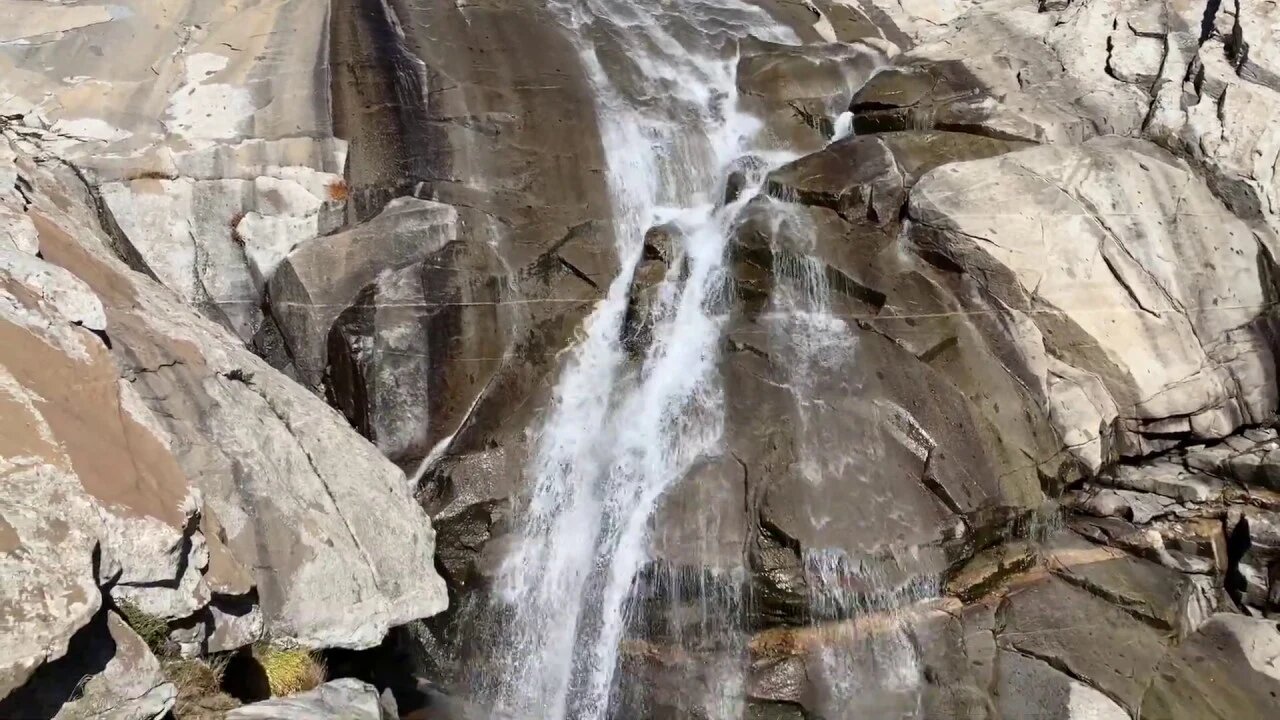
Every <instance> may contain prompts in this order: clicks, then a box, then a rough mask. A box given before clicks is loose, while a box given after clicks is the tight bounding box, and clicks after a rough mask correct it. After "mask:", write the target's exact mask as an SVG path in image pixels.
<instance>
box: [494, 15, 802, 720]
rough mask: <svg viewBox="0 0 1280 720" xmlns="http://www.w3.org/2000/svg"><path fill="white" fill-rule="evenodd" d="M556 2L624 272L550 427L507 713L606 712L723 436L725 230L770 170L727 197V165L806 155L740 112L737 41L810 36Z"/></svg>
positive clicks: (523, 521) (513, 642) (503, 635)
mask: <svg viewBox="0 0 1280 720" xmlns="http://www.w3.org/2000/svg"><path fill="white" fill-rule="evenodd" d="M548 8H549V9H550V10H551V11H552V12H553V13H554V14H555V16H556V17H557V18H558V20H559V21H560V22H561V23H562V24H563V25H564V26H565V29H566V31H567V32H568V33H569V35H570V36H571V37H572V38H574V40H575V42H576V43H577V44H578V47H579V50H580V51H581V55H582V59H583V63H584V66H585V67H586V69H587V72H588V75H589V77H590V79H591V81H592V83H593V85H594V90H595V93H596V102H597V111H598V116H599V125H600V128H601V134H602V140H603V144H604V148H605V151H606V156H607V160H608V176H609V184H610V193H611V198H612V202H613V208H614V233H615V236H616V238H617V243H618V248H617V250H618V253H617V254H618V256H619V258H620V259H621V267H622V270H621V272H620V273H619V275H618V276H617V277H616V278H615V279H614V281H613V282H612V284H611V285H610V287H609V289H608V291H607V294H606V297H605V299H604V300H603V301H602V302H601V303H600V304H599V305H598V307H597V308H596V309H595V311H594V312H593V313H592V315H591V316H590V318H589V319H588V320H587V322H586V325H585V328H584V333H583V337H582V338H581V340H580V342H579V344H578V345H577V346H576V348H575V349H574V350H573V351H572V353H571V355H570V357H569V358H568V360H567V362H566V363H565V367H564V370H563V371H562V375H561V377H560V378H559V381H558V383H557V386H556V388H555V392H554V396H553V399H552V403H551V405H550V408H549V410H548V413H547V415H546V417H545V419H544V421H543V424H542V426H541V428H540V429H539V430H538V432H537V434H536V436H535V438H534V441H535V442H534V451H533V453H532V457H531V459H530V461H529V465H528V467H527V468H526V476H527V477H528V478H529V480H530V485H531V489H530V492H529V496H528V498H527V500H526V502H525V504H524V505H523V506H522V507H521V508H520V510H519V515H518V518H517V525H518V529H517V534H516V537H515V542H513V543H512V547H513V548H514V549H513V550H512V552H511V553H510V554H509V555H508V556H507V558H506V559H505V562H504V563H503V565H502V567H501V569H500V572H499V574H498V577H497V580H496V588H495V591H496V598H495V599H494V602H495V603H496V605H497V606H498V607H497V609H496V610H495V613H494V614H495V617H496V618H498V620H497V622H498V624H499V626H500V629H499V630H498V632H497V635H498V636H499V638H500V639H499V641H498V642H496V643H495V647H494V648H492V649H491V652H492V655H493V656H494V657H493V659H494V660H496V663H495V664H494V665H493V667H496V668H498V671H497V672H495V673H493V674H492V675H491V676H489V677H484V678H480V679H479V680H478V681H477V685H478V686H479V689H480V691H481V695H483V696H484V697H485V699H486V700H487V701H488V703H489V704H490V705H491V707H492V709H493V711H494V712H495V714H498V715H503V716H508V717H514V718H530V719H533V718H537V719H540V720H541V719H545V720H562V719H568V718H573V719H574V720H604V719H605V718H607V717H610V713H611V710H612V703H613V695H614V693H615V687H614V686H615V681H614V680H615V679H614V675H615V672H616V669H617V667H618V664H619V657H620V649H621V645H622V642H623V639H624V633H625V631H626V628H627V623H628V620H629V609H630V601H631V596H632V593H633V587H634V585H635V582H636V577H637V574H638V573H639V571H640V570H641V569H642V567H643V566H644V564H645V562H646V561H647V559H648V558H647V552H648V549H649V543H648V537H647V531H648V524H649V521H650V518H651V516H652V515H653V513H654V511H655V508H656V506H657V504H658V502H659V500H660V498H661V497H662V496H663V494H664V492H666V491H667V490H668V489H669V488H670V487H671V486H672V485H673V483H675V482H677V481H679V480H680V479H681V478H683V477H686V476H687V475H688V473H689V472H690V470H691V469H692V468H693V467H694V466H695V465H696V464H697V463H698V462H699V461H701V460H704V459H706V458H708V457H713V456H715V455H717V454H718V453H720V452H721V450H722V448H721V445H722V435H723V426H724V417H723V416H724V402H723V393H724V388H723V387H722V386H721V383H720V378H719V370H718V361H719V347H720V344H721V338H722V333H723V329H724V325H725V323H726V320H727V317H728V314H729V311H730V309H731V307H732V303H731V302H730V300H731V294H730V287H731V281H730V278H729V276H728V272H727V269H726V264H725V261H726V244H727V241H728V238H729V237H730V236H731V234H732V233H733V231H734V229H735V224H736V222H737V220H738V215H739V211H740V210H741V208H742V207H743V206H744V205H745V204H746V203H747V202H748V201H749V200H750V199H751V198H752V197H753V196H754V195H755V194H756V193H757V192H758V186H759V183H760V180H761V179H762V172H760V168H759V167H757V172H756V173H755V177H754V178H753V179H754V187H750V188H747V189H746V191H745V192H742V193H741V194H740V195H739V197H738V198H736V199H735V200H734V201H733V202H731V203H729V204H727V205H725V204H724V203H723V202H722V197H720V196H722V195H723V186H722V184H721V182H720V181H721V179H722V178H723V177H724V176H725V175H726V174H727V172H728V170H729V169H730V168H731V167H732V166H733V163H734V162H735V161H737V160H739V159H740V158H742V157H744V156H746V155H753V156H755V157H757V158H763V160H764V163H763V165H771V164H773V165H776V164H778V163H780V162H781V161H783V160H786V159H789V158H784V157H779V156H777V155H770V154H768V153H765V152H762V151H761V147H760V146H761V145H762V144H761V143H760V142H759V140H760V139H759V138H758V137H757V135H758V134H759V130H760V128H761V123H760V121H758V120H757V119H755V118H753V117H751V116H750V115H748V114H745V113H742V112H740V111H739V110H738V103H737V91H736V83H735V68H736V57H735V48H736V41H737V40H738V39H741V38H745V37H747V36H748V35H753V36H755V37H757V38H760V39H763V40H767V41H771V42H777V43H792V44H794V43H796V42H798V41H797V39H796V38H795V37H794V36H793V35H792V34H791V32H790V31H789V30H788V29H786V28H784V27H781V26H779V25H778V24H777V23H776V22H775V21H774V20H772V19H771V18H770V17H769V16H768V15H767V14H766V13H764V12H763V11H762V10H760V9H759V8H758V7H756V6H754V5H750V4H748V3H746V2H743V1H741V0H711V1H707V2H700V1H699V0H686V1H684V2H652V3H643V2H635V1H634V0H553V1H552V2H550V3H549V4H548ZM690 39H692V40H690ZM770 161H773V162H770ZM757 165H760V163H757ZM658 223H667V224H668V225H669V226H671V227H673V228H675V233H674V234H675V235H676V236H677V237H678V238H679V239H680V245H681V247H680V248H679V250H678V253H677V255H678V257H677V258H676V259H675V261H674V262H672V263H671V266H670V269H669V272H668V273H667V276H666V279H665V280H664V282H663V284H662V285H661V286H660V287H659V288H658V292H657V293H656V299H655V300H654V302H653V308H652V310H651V312H650V318H651V322H652V330H651V333H650V338H651V339H650V342H649V344H648V347H647V348H646V349H645V351H644V354H643V358H642V359H640V360H639V362H638V363H637V362H634V361H632V360H631V358H630V356H629V354H628V350H627V348H626V347H624V345H623V342H622V334H623V332H622V331H623V326H624V322H625V320H626V316H627V309H628V302H629V297H628V294H629V290H630V288H631V284H632V276H633V273H634V272H635V267H636V265H637V262H638V261H639V259H640V255H641V249H642V242H641V239H642V237H643V234H644V231H645V230H646V228H648V227H650V226H651V225H654V224H658ZM810 314H812V313H810ZM732 603H733V599H730V600H729V601H728V604H730V605H731V604H732ZM704 612H705V611H704ZM715 692H716V693H718V694H719V696H720V697H719V699H718V700H715V701H713V702H711V703H710V706H711V707H712V710H711V712H713V713H714V714H715V715H716V717H718V718H722V719H723V720H730V719H731V718H738V717H741V715H742V695H743V693H742V691H741V688H740V687H739V686H738V685H735V684H734V682H732V680H731V679H730V680H729V681H726V682H725V683H723V684H721V685H719V686H718V687H717V688H716V690H715Z"/></svg>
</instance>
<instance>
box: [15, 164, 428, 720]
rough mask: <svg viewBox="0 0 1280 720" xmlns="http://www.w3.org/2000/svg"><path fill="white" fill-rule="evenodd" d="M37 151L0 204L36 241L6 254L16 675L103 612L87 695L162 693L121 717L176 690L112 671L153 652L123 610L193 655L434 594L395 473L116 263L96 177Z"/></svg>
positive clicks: (421, 520) (415, 516)
mask: <svg viewBox="0 0 1280 720" xmlns="http://www.w3.org/2000/svg"><path fill="white" fill-rule="evenodd" d="M35 147H36V145H35V143H32V142H29V141H16V142H13V143H11V142H10V140H8V139H6V141H5V148H6V157H5V162H6V166H7V167H9V168H12V169H13V171H14V172H13V175H12V177H13V184H11V185H10V186H9V187H10V188H13V189H16V192H12V191H11V192H10V193H9V194H7V195H6V196H5V198H4V202H5V206H6V207H7V208H8V209H9V210H10V211H11V213H12V215H14V216H17V217H21V218H23V219H25V220H26V221H27V222H29V223H30V226H31V227H33V228H34V229H35V234H36V239H37V246H36V247H37V250H38V253H39V255H38V256H36V255H30V254H26V253H24V252H22V251H21V250H17V249H13V250H9V249H5V250H3V251H2V252H3V260H0V267H2V268H3V270H0V273H2V274H3V283H4V297H5V298H7V302H6V303H5V306H4V307H5V311H4V322H3V324H4V327H5V328H6V329H5V332H6V333H7V334H8V337H7V339H6V340H5V342H4V343H3V347H4V352H3V362H0V365H3V368H4V371H3V376H4V377H5V378H6V380H5V387H6V388H7V390H6V392H5V394H4V395H5V398H6V407H7V408H8V409H7V410H6V411H5V413H4V422H5V423H6V430H5V432H4V433H3V436H4V438H5V443H6V446H5V447H4V448H3V463H4V466H5V478H6V481H5V485H4V503H3V506H0V507H3V516H4V524H3V526H2V527H3V529H4V530H5V532H4V538H5V553H4V556H3V557H4V558H5V559H4V562H5V563H6V570H5V577H6V579H7V580H11V581H6V582H5V583H4V592H5V593H6V595H8V597H7V598H6V599H5V600H4V607H5V612H4V614H3V618H4V622H5V624H6V627H7V628H8V630H6V633H5V634H6V637H13V638H14V639H15V640H17V641H18V642H17V643H16V644H8V643H6V646H5V653H6V657H5V658H4V678H5V680H4V682H5V692H6V693H8V692H9V691H12V690H14V689H15V688H18V687H19V686H21V685H22V684H23V683H24V681H27V680H28V679H31V683H34V685H32V684H28V685H27V687H24V688H23V689H22V690H21V692H23V693H28V694H30V693H36V694H39V693H41V692H44V691H43V690H41V687H40V686H41V685H42V684H43V683H47V682H53V681H54V679H55V678H56V677H57V676H58V675H59V672H58V670H57V668H60V667H62V664H63V663H64V662H68V663H69V662H71V660H66V661H64V660H60V658H62V657H63V656H64V654H67V653H68V649H67V648H68V647H69V645H74V644H75V643H76V641H77V638H79V637H80V634H82V633H86V632H90V630H89V627H90V626H96V625H94V624H95V623H106V625H105V627H106V628H107V630H109V635H110V637H112V638H114V642H115V646H116V647H117V649H118V650H117V655H116V659H114V660H110V662H107V663H106V665H105V666H104V668H103V669H101V670H100V672H101V673H102V674H100V675H97V676H96V677H95V679H93V680H92V681H91V682H90V683H89V684H88V685H86V686H85V687H84V688H83V702H86V703H99V702H100V703H103V705H102V706H103V707H112V706H113V705H112V703H116V702H117V701H119V702H123V701H124V700H123V699H122V698H124V697H128V698H134V700H131V701H130V702H133V703H135V704H138V703H143V698H152V700H153V701H154V707H152V710H151V711H148V712H145V713H144V712H142V711H141V710H138V711H137V712H134V711H129V713H132V714H129V713H125V712H124V711H123V710H121V712H122V713H124V714H122V715H120V716H121V717H124V716H128V717H143V716H147V717H151V716H154V715H159V714H162V713H163V712H164V710H165V708H166V707H167V706H168V705H169V704H172V700H173V693H172V692H171V690H170V692H169V693H168V694H167V695H164V694H160V695H157V694H156V693H157V692H159V691H155V692H150V691H147V692H139V693H136V694H134V693H132V691H129V690H127V688H126V687H125V685H123V684H121V683H142V682H148V681H147V680H146V677H147V675H146V673H145V672H144V670H145V671H146V672H151V673H153V675H154V673H155V672H156V670H157V666H156V664H155V660H154V658H152V656H151V652H150V650H147V648H146V647H145V646H140V641H138V640H137V638H136V636H133V635H132V631H131V630H129V629H128V628H127V627H125V626H124V625H123V623H122V622H121V621H120V619H119V618H118V617H116V616H115V615H114V614H112V613H110V612H109V611H108V609H107V608H108V607H111V606H112V605H118V604H127V605H129V606H131V608H134V609H136V611H138V612H141V613H144V614H145V615H147V616H151V617H155V618H158V619H161V620H166V621H169V623H170V628H171V635H170V637H171V640H172V641H174V642H176V643H177V644H178V645H179V646H180V647H181V648H182V651H183V652H189V653H202V652H206V651H218V650H228V649H233V648H236V647H239V646H242V645H245V644H247V643H250V642H254V641H256V640H258V639H260V638H263V637H268V636H270V637H280V638H292V639H294V640H297V641H298V642H301V643H304V644H307V645H311V646H313V647H332V646H343V647H367V646H371V645H376V644H377V643H378V642H380V641H381V639H382V637H383V635H384V634H385V633H386V631H387V630H388V628H390V627H392V626H395V625H399V624H403V623H405V622H408V621H410V620H414V619H418V618H423V617H427V616H430V615H432V614H434V613H437V612H439V611H441V610H442V609H444V607H445V605H446V602H447V601H446V598H445V593H444V587H443V584H442V583H441V581H440V579H439V576H437V575H436V573H435V571H434V567H433V541H434V535H433V533H432V531H431V527H430V523H429V520H428V519H427V517H426V516H425V515H424V514H423V512H422V511H421V510H420V509H419V507H418V505H417V504H416V503H415V502H414V500H413V498H412V495H411V493H410V488H409V485H408V483H407V481H406V479H405V477H404V475H403V473H401V472H400V471H399V470H397V469H396V468H395V467H394V466H393V465H391V464H390V463H389V462H387V461H386V460H385V459H383V458H382V457H381V456H380V455H379V454H378V453H377V451H376V450H375V449H374V448H373V447H372V446H370V445H369V444H368V443H367V442H366V441H365V440H363V439H361V438H360V437H359V436H358V435H357V434H355V433H354V432H353V431H352V430H351V429H350V428H349V427H348V425H347V423H346V422H345V420H344V419H343V418H342V417H341V415H339V414H338V413H336V412H335V411H333V410H332V409H330V408H328V407H326V406H325V405H324V403H323V402H322V401H321V400H320V399H319V398H316V397H315V396H314V395H313V394H311V393H310V392H308V391H307V390H305V389H303V388H302V387H300V386H298V385H297V384H295V383H294V382H292V381H290V380H289V379H288V378H286V377H284V376H282V375H280V374H279V373H278V372H277V371H275V370H274V369H272V368H270V367H269V366H268V365H267V364H266V363H265V362H264V361H262V360H260V359H259V358H257V357H256V356H254V355H253V354H252V353H251V352H249V351H248V350H247V349H246V348H245V347H244V345H243V344H242V343H241V341H240V340H238V339H237V338H236V337H235V336H234V335H232V334H231V333H230V332H229V331H228V330H226V329H225V328H222V327H219V326H218V325H216V324H215V323H212V322H211V321H209V320H208V319H205V318H203V317H201V316H200V314H198V313H197V312H196V311H195V310H193V309H191V308H189V307H188V306H186V305H184V304H183V303H182V302H181V301H180V300H179V299H178V298H177V297H175V296H174V295H173V294H172V293H171V292H170V291H169V290H167V289H165V288H162V287H160V286H159V285H158V284H157V283H156V282H155V281H154V280H153V279H151V278H148V277H146V276H144V275H142V274H140V273H138V272H136V271H134V270H131V269H130V268H129V267H127V266H126V265H125V263H124V262H122V261H121V260H119V259H118V258H117V257H116V256H115V255H114V253H113V252H112V249H111V241H110V239H109V236H108V235H107V234H105V233H104V232H103V230H102V229H101V228H100V226H99V224H98V216H97V214H96V213H95V212H94V209H93V208H94V205H93V202H92V198H91V196H90V195H89V191H88V188H86V187H85V186H84V184H83V183H82V182H81V180H80V179H79V178H78V176H77V175H76V174H75V173H73V172H72V171H71V170H70V169H69V168H68V167H67V166H65V165H63V164H62V163H61V162H60V161H55V160H48V159H39V158H36V157H33V156H32V155H30V154H29V149H34V148H35ZM52 508H57V511H56V514H51V509H52ZM107 598H109V600H108V599H107ZM95 618H100V619H95ZM95 632H96V631H95ZM104 637H106V636H105V635H104ZM104 642H105V641H104ZM84 652H88V651H84ZM81 654H83V653H82V652H75V653H72V654H71V655H69V656H68V657H69V658H72V660H75V661H76V662H79V661H80V660H81V659H80V658H79V656H80V655H81ZM148 663H150V668H151V669H150V670H147V666H148ZM117 665H119V666H120V667H119V668H117V669H115V670H113V668H116V667H117ZM68 667H69V666H68ZM47 668H54V670H50V671H49V672H43V673H42V672H41V671H42V670H44V669H47ZM129 668H132V669H129ZM33 673H36V674H35V675H33ZM85 674H92V673H85ZM77 677H79V676H77ZM112 678H116V680H113V679H112ZM154 686H155V687H160V686H161V682H160V681H157V682H156V683H154ZM166 687H170V688H171V686H166ZM112 693H123V695H122V696H121V699H118V700H113V699H112V698H114V697H116V696H115V695H112ZM62 699H63V700H65V697H64V698H62ZM152 700H148V701H147V702H152ZM14 702H20V701H19V700H14ZM139 707H141V706H140V705H139ZM148 707H151V706H148ZM55 709H56V708H55Z"/></svg>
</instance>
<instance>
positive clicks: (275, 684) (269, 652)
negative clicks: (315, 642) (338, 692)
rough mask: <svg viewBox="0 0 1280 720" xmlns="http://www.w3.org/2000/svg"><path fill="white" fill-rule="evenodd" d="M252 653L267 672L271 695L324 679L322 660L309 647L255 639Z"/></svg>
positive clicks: (299, 689)
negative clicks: (258, 641)
mask: <svg viewBox="0 0 1280 720" xmlns="http://www.w3.org/2000/svg"><path fill="white" fill-rule="evenodd" d="M253 656H254V658H255V659H257V661H258V663H259V664H260V665H261V666H262V669H263V671H264V672H265V673H266V674H267V685H268V686H269V687H270V688H271V694H272V696H276V697H278V696H281V695H293V694H295V693H300V692H306V691H307V690H311V689H314V688H316V687H318V686H319V685H320V684H321V683H323V682H324V680H325V665H324V661H323V660H322V659H321V658H320V656H319V655H318V654H316V653H314V652H311V651H310V650H306V649H303V648H287V647H281V646H278V645H272V644H270V643H258V644H257V645H254V646H253Z"/></svg>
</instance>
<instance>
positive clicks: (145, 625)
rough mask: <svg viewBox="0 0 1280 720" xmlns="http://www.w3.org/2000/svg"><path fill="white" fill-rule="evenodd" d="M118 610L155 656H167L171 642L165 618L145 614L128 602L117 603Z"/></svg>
mask: <svg viewBox="0 0 1280 720" xmlns="http://www.w3.org/2000/svg"><path fill="white" fill-rule="evenodd" d="M116 609H117V610H119V611H120V615H121V616H123V617H124V621H125V622H126V623H128V624H129V627H131V628H133V631H134V632H136V633H138V637H140V638H142V641H143V642H145V643H146V644H147V647H148V648H150V649H151V653H152V654H153V655H155V656H157V657H159V656H161V655H164V654H165V645H166V644H167V643H168V642H169V623H167V622H165V620H164V618H159V617H156V616H155V615H151V614H149V613H147V612H144V611H143V610H142V609H141V608H139V607H138V606H137V605H134V604H133V603H132V602H130V601H128V600H120V601H119V602H117V603H116Z"/></svg>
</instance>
